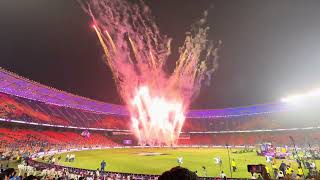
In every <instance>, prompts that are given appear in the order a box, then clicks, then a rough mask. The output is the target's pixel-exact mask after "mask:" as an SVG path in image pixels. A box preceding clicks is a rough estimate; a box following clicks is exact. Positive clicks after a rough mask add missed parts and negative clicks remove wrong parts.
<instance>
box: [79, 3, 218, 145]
mask: <svg viewBox="0 0 320 180" xmlns="http://www.w3.org/2000/svg"><path fill="white" fill-rule="evenodd" d="M79 1H80V4H81V5H82V8H83V9H84V10H85V11H86V12H87V13H88V14H89V15H90V16H91V18H92V19H93V22H94V26H93V27H94V30H95V32H96V34H97V37H98V39H99V41H100V44H101V46H102V48H103V50H104V54H105V60H106V64H107V65H108V66H109V68H110V69H111V71H112V72H113V77H114V80H115V82H116V84H117V88H118V91H119V93H120V95H121V97H122V99H123V100H124V102H125V103H126V105H127V108H128V109H129V111H130V113H131V120H132V129H133V131H134V132H135V134H136V136H137V137H138V139H139V142H140V144H149V145H160V144H166V145H173V144H175V142H176V140H177V138H178V137H179V133H180V132H181V128H182V126H183V122H184V120H185V116H184V113H185V111H186V110H187V108H188V106H189V104H190V102H191V101H192V99H194V98H195V97H196V96H197V95H198V94H199V91H200V88H201V85H202V84H203V83H206V84H209V83H210V80H211V75H212V74H213V72H214V71H215V70H216V69H217V67H218V66H217V59H218V48H217V47H219V46H220V44H221V42H218V43H216V44H214V43H213V42H212V41H208V40H207V36H208V30H209V28H208V27H205V26H204V25H205V22H206V17H207V11H205V12H204V15H203V18H202V19H200V20H199V21H198V22H197V23H195V24H194V25H193V26H192V29H191V32H188V33H186V39H185V41H184V44H183V46H182V47H180V51H179V52H180V57H179V59H178V60H177V63H176V67H175V69H174V71H173V73H172V74H167V73H166V72H165V71H164V66H165V64H166V61H167V59H168V56H169V55H170V52H171V51H170V42H171V39H170V38H168V37H166V36H162V35H161V34H160V32H159V29H158V27H157V25H156V24H155V23H154V20H153V18H152V16H151V12H150V9H149V7H148V6H146V4H145V3H144V2H143V1H137V2H136V3H132V2H131V1H130V2H129V1H126V0H83V1H81V0H79Z"/></svg>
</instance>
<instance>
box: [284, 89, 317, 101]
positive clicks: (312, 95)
mask: <svg viewBox="0 0 320 180" xmlns="http://www.w3.org/2000/svg"><path fill="white" fill-rule="evenodd" d="M319 98H320V88H318V89H313V90H311V91H308V92H306V93H301V94H295V95H291V96H287V97H284V98H282V99H281V102H284V103H299V102H301V101H309V100H310V101H314V100H318V99H319Z"/></svg>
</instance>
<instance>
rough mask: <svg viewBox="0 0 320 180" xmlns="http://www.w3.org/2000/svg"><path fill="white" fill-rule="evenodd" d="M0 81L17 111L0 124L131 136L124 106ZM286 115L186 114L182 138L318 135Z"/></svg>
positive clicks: (7, 75) (12, 78)
mask: <svg viewBox="0 0 320 180" xmlns="http://www.w3.org/2000/svg"><path fill="white" fill-rule="evenodd" d="M0 80H1V82H2V83H1V85H0V98H1V101H2V102H9V103H8V104H10V105H9V106H16V107H15V108H14V110H9V111H12V113H11V114H10V113H9V114H10V115H1V117H0V120H1V121H3V122H6V123H18V124H30V125H37V126H43V127H56V128H67V129H78V130H84V129H88V130H93V131H107V132H108V131H109V132H120V133H121V132H122V133H131V124H130V120H129V113H128V111H127V110H126V108H125V107H124V106H121V105H115V104H110V103H104V102H99V101H95V100H91V99H88V98H85V97H81V96H77V95H73V94H70V93H67V92H64V91H59V90H57V89H54V88H50V87H47V86H44V85H41V84H39V83H37V82H33V81H31V80H28V79H25V78H23V77H20V76H18V75H16V74H14V73H11V72H8V71H6V70H4V69H1V70H0ZM5 111H8V110H5ZM20 111H22V115H21V112H20ZM287 112H290V113H287ZM17 114H20V115H19V116H18V115H17ZM284 114H285V115H284ZM287 114H293V115H292V116H295V114H294V108H292V106H289V104H287V103H285V102H281V101H279V102H276V103H269V104H261V105H254V106H247V107H236V108H225V109H208V110H190V111H188V112H187V114H186V121H185V123H184V126H183V128H182V133H184V134H195V135H196V134H216V135H223V134H232V133H235V134H237V135H239V133H249V134H250V133H256V132H265V133H268V132H282V131H284V132H290V131H291V132H292V131H296V130H303V131H306V130H317V129H319V127H320V125H319V124H318V123H315V122H317V121H315V120H314V119H312V118H311V120H310V121H306V120H305V121H292V118H293V117H288V115H287ZM297 117H298V116H297ZM251 135H252V134H251ZM219 138H220V137H219ZM219 138H217V139H219ZM202 139H203V138H202ZM210 142H212V143H215V142H216V140H208V141H205V142H203V143H204V144H207V143H208V144H209V143H210Z"/></svg>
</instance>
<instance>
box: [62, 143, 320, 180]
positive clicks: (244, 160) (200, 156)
mask: <svg viewBox="0 0 320 180" xmlns="http://www.w3.org/2000/svg"><path fill="white" fill-rule="evenodd" d="M150 152H155V153H163V155H155V156H145V155H141V153H150ZM73 154H75V155H76V160H75V162H64V160H65V157H66V153H64V154H62V159H61V162H58V163H59V164H62V165H65V166H70V167H77V168H85V169H97V168H99V167H100V162H101V161H102V160H105V161H106V162H107V167H106V170H107V171H115V172H130V173H142V174H161V173H162V172H164V171H166V170H168V169H170V168H172V167H174V166H177V165H178V164H177V157H179V156H182V157H183V165H182V166H183V167H186V168H188V169H190V170H191V171H196V170H197V171H198V175H199V176H204V172H203V170H202V166H206V168H207V174H208V176H211V177H213V176H215V177H216V176H218V175H219V172H220V167H219V166H218V165H216V164H215V161H214V157H217V156H220V157H221V158H222V161H223V164H222V170H223V171H225V172H226V174H227V175H228V176H229V177H230V172H229V161H228V152H227V150H226V149H218V148H177V149H172V148H144V149H142V148H134V149H131V148H130V149H105V150H89V151H79V152H73ZM56 156H58V155H56ZM230 156H231V159H232V158H233V159H235V161H236V163H237V166H238V170H237V172H234V173H233V177H238V178H245V177H250V173H248V172H247V165H248V164H259V163H261V164H267V163H266V161H265V158H264V157H262V156H257V154H256V152H247V153H242V154H235V153H231V152H230ZM285 161H286V162H287V163H289V162H290V163H291V164H292V166H293V168H294V169H297V163H296V162H295V161H294V160H285ZM280 163H281V160H277V164H278V165H277V166H278V167H279V165H280ZM316 164H317V166H318V167H319V165H320V163H319V161H317V162H316ZM268 166H269V167H270V164H268ZM305 172H306V171H305Z"/></svg>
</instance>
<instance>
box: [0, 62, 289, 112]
mask: <svg viewBox="0 0 320 180" xmlns="http://www.w3.org/2000/svg"><path fill="white" fill-rule="evenodd" d="M0 92H2V93H5V94H10V95H13V96H18V97H22V98H26V99H31V100H35V101H40V102H44V103H47V104H52V105H57V106H64V107H70V108H75V109H82V110H86V111H91V112H95V113H99V114H114V115H123V116H128V115H129V112H128V110H127V109H126V108H125V106H122V105H116V104H111V103H105V102H100V101H96V100H92V99H89V98H85V97H81V96H78V95H74V94H71V93H68V92H65V91H60V90H57V89H55V88H52V87H48V86H45V85H42V84H40V83H37V82H34V81H31V80H29V79H26V78H23V77H20V76H18V75H17V74H14V73H12V72H9V71H6V70H4V69H2V68H0ZM286 109H287V107H286V105H285V103H281V102H277V103H273V104H261V105H254V106H247V107H235V108H225V109H208V110H190V111H188V112H187V114H186V116H187V118H218V117H232V116H244V115H256V114H265V113H273V112H278V111H284V110H286Z"/></svg>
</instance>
